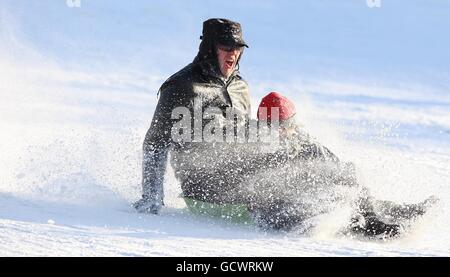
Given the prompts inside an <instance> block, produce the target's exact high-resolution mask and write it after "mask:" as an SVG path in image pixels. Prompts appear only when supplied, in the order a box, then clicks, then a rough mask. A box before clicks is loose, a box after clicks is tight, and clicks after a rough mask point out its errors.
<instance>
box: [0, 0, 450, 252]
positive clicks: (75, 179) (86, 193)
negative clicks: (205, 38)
mask: <svg viewBox="0 0 450 277" xmlns="http://www.w3.org/2000/svg"><path fill="white" fill-rule="evenodd" d="M64 2H65V1H61V3H59V4H55V2H54V1H42V2H40V3H41V4H29V5H25V4H23V3H20V2H19V4H17V2H16V1H4V2H2V4H1V6H0V23H1V24H0V26H2V28H1V29H0V42H1V43H0V96H1V99H2V101H0V111H1V118H0V130H1V133H0V153H1V155H0V256H30V255H33V256H35V255H39V256H40V255H43V256H48V255H50V256H139V255H145V256H210V255H218V256H367V255H368V256H410V255H411V256H418V255H426V256H434V255H437V256H449V254H450V220H449V218H450V217H449V212H448V211H449V208H450V204H449V203H450V170H449V168H450V94H449V91H448V88H449V86H448V84H449V83H450V82H449V81H450V79H449V77H448V76H450V74H449V73H450V69H449V68H446V67H445V64H446V65H447V66H448V64H449V63H448V62H449V59H448V56H446V55H448V53H447V52H445V51H443V49H445V46H448V45H449V43H448V41H447V40H448V39H446V38H444V37H442V40H439V42H441V44H442V45H440V46H439V45H434V46H431V45H428V44H426V43H425V42H422V44H420V43H419V44H415V45H414V46H412V47H411V48H410V49H409V51H407V53H403V52H402V51H401V49H398V45H396V44H395V43H394V42H392V41H391V42H390V43H387V42H386V44H387V45H383V41H389V39H390V38H392V37H394V36H395V34H396V32H400V31H402V26H403V28H405V30H406V27H405V26H409V25H408V24H409V23H411V22H410V21H409V20H410V19H409V18H408V17H405V18H403V19H402V20H400V21H399V24H398V25H396V28H394V29H395V30H394V31H390V32H388V29H389V28H388V27H389V26H386V25H380V24H379V23H380V22H385V21H387V22H392V20H394V19H393V18H394V17H395V16H394V15H393V14H395V12H394V11H397V12H399V11H401V9H399V7H397V6H395V5H394V6H392V4H386V5H385V6H383V7H382V8H381V9H380V10H379V13H378V15H377V16H379V18H378V17H376V16H375V15H374V14H373V13H372V12H374V11H373V10H372V9H369V8H367V7H365V6H364V5H365V3H364V1H360V2H362V3H360V2H359V1H356V0H355V1H353V2H352V4H345V5H342V6H339V5H337V4H333V3H335V2H333V1H305V2H304V5H303V6H296V7H295V8H296V9H292V7H291V5H293V4H291V3H284V2H283V3H281V4H279V5H277V6H275V5H274V4H273V3H272V2H269V1H257V2H255V1H250V2H247V4H237V3H235V5H239V8H240V9H237V11H235V12H233V13H231V12H230V13H226V14H225V15H223V16H227V17H230V18H236V19H238V20H242V21H243V23H244V24H245V23H247V25H248V29H246V31H247V33H246V34H248V36H249V39H250V40H252V41H253V45H254V47H253V49H254V50H253V49H252V48H251V49H249V51H248V53H245V54H246V56H245V59H244V62H245V63H243V65H242V69H243V73H244V75H247V76H249V78H248V80H249V83H250V86H251V89H252V94H253V95H252V97H253V102H254V106H256V105H257V104H258V101H259V99H260V98H261V97H262V96H263V95H264V94H265V93H266V92H268V91H270V90H278V91H280V92H282V93H284V94H286V95H288V96H290V97H291V98H292V99H294V101H295V102H296V104H297V107H299V118H300V119H301V120H302V122H303V123H304V124H305V126H306V127H307V128H308V129H309V130H310V131H311V133H312V134H313V135H315V136H316V137H317V138H318V139H319V140H320V141H322V142H323V143H324V144H325V145H327V146H329V147H330V148H331V149H333V151H334V152H336V153H337V154H338V155H339V156H340V157H342V158H343V159H344V160H349V161H353V162H355V164H356V165H357V167H358V174H359V176H360V181H361V182H363V183H364V184H365V185H367V186H369V187H370V188H371V189H372V192H373V194H375V196H377V197H378V198H383V199H390V200H394V201H398V202H415V201H420V200H422V199H423V198H425V197H427V196H429V195H432V194H434V195H437V196H439V197H440V198H441V201H440V203H439V204H438V205H437V206H436V207H434V208H433V209H432V210H431V211H430V213H429V214H427V215H426V216H425V217H424V218H422V219H420V220H419V221H418V222H416V224H415V226H414V228H413V229H412V231H411V233H410V234H408V235H407V236H405V237H404V238H401V239H399V240H396V241H391V242H383V243H381V242H365V241H359V240H356V239H352V238H347V237H340V236H336V235H335V233H336V231H337V230H338V229H339V227H340V226H342V224H343V220H344V219H345V216H346V211H345V210H343V211H336V212H335V213H333V214H331V215H327V216H324V217H323V218H321V221H320V224H319V226H318V227H317V228H316V229H315V230H314V232H313V234H311V235H308V236H305V235H299V234H295V233H290V234H277V233H264V232H261V231H258V230H256V229H255V228H253V227H250V226H235V225H230V224H226V223H224V222H221V221H218V220H213V219H207V218H199V217H195V216H193V215H191V214H189V213H187V212H186V210H185V206H184V203H183V202H182V201H181V200H180V199H179V198H178V195H179V193H180V189H179V187H178V184H177V182H176V180H175V178H174V177H173V173H172V172H171V171H170V170H169V171H168V173H167V185H166V187H165V189H166V196H167V199H166V207H165V208H164V210H163V211H162V214H161V215H159V216H153V215H140V214H137V213H135V212H134V211H133V210H132V209H131V207H130V203H132V202H133V201H135V200H136V199H138V197H139V194H140V166H141V165H140V163H141V157H142V153H141V143H142V140H143V137H144V135H145V132H146V130H147V128H148V125H149V123H150V120H151V117H152V114H153V110H154V107H155V104H156V93H155V92H156V91H157V89H158V87H159V85H160V84H161V83H162V82H163V81H164V79H165V78H167V77H168V75H169V74H170V73H172V72H173V71H175V70H176V69H177V68H179V67H181V66H182V65H184V64H185V63H187V62H189V61H190V60H191V59H192V58H193V56H194V55H195V50H196V47H197V43H198V41H197V40H195V41H192V40H193V39H192V38H197V33H199V32H200V29H199V28H200V26H201V22H202V20H203V19H206V18H208V17H210V16H219V15H218V14H211V12H209V11H210V10H211V7H213V8H217V9H219V8H223V6H222V4H218V3H217V2H207V4H206V6H202V5H200V3H199V2H196V1H194V2H193V4H192V5H193V7H195V8H196V10H195V12H193V14H187V13H183V12H182V10H183V9H182V8H184V5H185V4H183V3H184V2H182V1H180V2H177V1H174V2H170V4H168V5H170V7H165V6H164V4H163V3H160V2H155V4H154V5H153V6H152V7H147V4H144V2H139V1H137V2H136V3H137V4H136V6H135V7H134V8H133V6H129V7H127V8H125V9H123V10H122V8H124V7H122V6H121V4H120V3H119V2H120V1H108V3H109V4H108V5H106V2H102V1H98V2H97V1H96V2H89V1H82V6H81V8H79V10H74V9H69V8H67V6H65V3H64ZM384 2H385V1H383V3H384ZM416 2H417V3H413V4H411V5H409V6H408V7H404V8H405V11H406V12H407V13H409V14H419V15H421V16H422V19H423V20H422V25H420V26H419V25H417V26H412V27H411V28H414V27H416V31H417V33H410V32H409V31H410V29H409V27H408V29H407V30H408V32H403V33H402V36H404V38H402V39H408V40H409V41H411V42H416V41H422V39H424V38H426V37H428V38H429V39H431V40H432V41H433V40H436V41H437V40H438V38H439V36H440V31H441V29H442V28H443V27H442V25H440V24H444V25H445V23H447V24H448V23H449V20H448V19H445V18H447V17H444V16H443V11H442V10H445V9H444V8H445V7H448V4H445V3H444V2H443V1H442V2H440V1H430V3H431V4H419V3H420V2H419V1H416ZM94 3H97V4H94ZM421 5H422V6H421ZM147 8H148V9H147ZM169 8H172V9H169ZM333 9H334V11H335V12H332V10H333ZM383 9H384V10H383ZM135 10H138V11H140V12H139V13H138V14H137V15H136V14H133V13H135ZM308 10H309V11H310V16H309V17H308V16H306V14H308V12H307V11H308ZM32 11H39V12H40V13H44V15H45V16H43V15H42V14H41V15H40V16H39V17H30V16H29V15H30V14H32V13H33V12H32ZM119 11H122V13H120V12H119ZM246 11H247V12H249V11H253V13H250V15H249V17H248V18H247V17H246V15H245V14H246ZM271 11H272V14H273V18H270V19H269V17H266V18H265V19H262V18H260V17H258V16H257V14H258V12H259V13H260V14H261V13H262V14H267V13H271ZM339 12H341V13H339ZM283 13H286V14H285V15H295V14H296V13H298V14H300V15H303V16H304V17H300V16H299V18H301V19H299V20H300V21H301V22H299V26H302V24H303V25H304V24H307V23H308V22H310V21H314V22H315V25H314V26H315V27H314V28H306V27H305V28H304V29H302V28H300V27H299V28H300V29H298V30H297V31H298V32H301V33H302V35H303V36H306V37H308V38H309V39H310V42H309V43H304V42H301V41H298V40H297V39H294V38H293V44H292V45H291V46H286V47H287V49H285V53H288V54H289V55H291V56H293V57H294V59H298V60H297V61H298V62H299V65H298V67H296V66H295V65H293V64H289V62H288V61H289V58H288V57H286V56H285V53H284V52H283V53H282V54H280V55H279V59H278V60H277V59H274V58H272V57H270V58H268V59H267V63H268V64H269V65H270V66H264V69H261V60H263V59H264V57H265V56H264V51H268V50H270V49H271V47H272V48H277V47H278V44H275V43H269V42H267V41H264V38H265V37H264V36H263V35H261V34H260V32H258V28H259V26H258V24H256V23H254V22H253V21H252V22H253V23H252V22H251V20H250V19H249V18H251V19H255V20H256V22H260V26H264V25H261V24H262V23H264V22H265V23H267V24H269V23H270V24H272V25H271V26H272V27H270V28H268V29H267V30H266V31H267V32H269V31H273V30H272V28H273V29H277V30H279V31H280V33H281V34H280V35H279V37H278V38H279V39H285V41H288V40H287V39H286V38H284V37H286V36H288V35H289V32H292V31H293V30H292V27H289V28H287V29H286V28H284V27H285V26H288V23H292V22H286V21H283V20H282V18H283ZM360 13H362V14H360ZM368 13H371V14H370V15H369V18H371V19H370V20H371V21H369V23H367V21H365V20H366V19H367V14H368ZM158 14H159V15H158ZM342 14H346V15H347V18H346V19H342V17H341V16H340V15H342ZM144 15H146V16H144ZM147 15H149V16H147ZM319 15H320V17H319ZM220 16H222V15H220ZM314 16H317V17H319V18H321V19H322V20H320V21H317V18H315V17H314ZM365 16H366V17H365ZM61 18H63V19H65V20H62V19H61ZM125 19H127V20H128V21H124V20H125ZM146 20H149V21H151V22H158V20H161V23H160V24H161V25H163V26H167V28H166V29H165V31H166V32H167V33H166V34H165V33H164V32H163V31H162V30H161V29H160V28H158V27H160V26H159V25H152V26H153V27H152V29H149V30H148V29H146V28H147V27H149V26H147V23H146V22H147V21H146ZM170 20H172V21H170ZM183 20H184V21H185V22H186V24H185V26H184V28H185V29H184V31H185V32H180V31H179V28H180V26H183V25H179V24H181V23H180V22H183ZM169 21H170V22H173V24H172V25H170V24H168V22H169ZM124 22H125V23H124ZM370 22H372V23H370ZM56 23H59V24H56ZM300 23H301V24H300ZM124 24H125V25H126V26H129V27H130V28H131V27H135V28H133V32H130V33H129V34H127V32H126V29H120V28H119V27H120V26H122V25H124ZM277 24H278V25H277ZM333 24H337V25H335V28H336V30H338V31H336V32H337V34H335V35H332V34H331V33H330V32H331V31H327V30H330V28H331V27H330V26H333ZM361 24H363V25H364V24H367V26H369V27H370V28H372V29H371V30H372V31H373V30H377V28H379V30H384V31H386V32H385V33H383V32H380V33H377V35H376V36H374V37H372V36H368V35H367V36H366V35H364V33H363V32H362V30H360V27H358V26H361ZM386 24H387V23H386ZM416 24H419V23H416ZM433 24H437V25H433ZM76 26H78V27H79V29H77V28H75V27H76ZM89 26H93V29H94V31H96V32H97V33H95V32H94V33H88V31H87V30H88V28H89ZM245 26H246V25H244V28H245ZM289 26H290V25H289ZM377 26H378V27H377ZM432 26H434V29H432ZM310 27H311V26H310ZM419 27H420V28H419ZM260 28H263V27H260ZM144 31H145V32H148V33H150V34H152V37H151V38H148V37H145V38H144V35H143V32H144ZM433 31H434V32H433ZM320 32H325V34H328V36H326V38H324V37H320V36H318V35H317V34H318V33H320ZM327 32H328V33H327ZM180 33H181V34H180ZM252 33H253V34H252ZM178 34H180V35H178ZM333 36H334V37H333ZM173 37H175V39H176V41H175V43H174V45H171V46H169V44H170V42H171V39H174V38H173ZM327 38H329V39H330V40H331V39H333V38H334V39H335V40H337V43H336V45H334V46H330V44H329V41H327ZM122 40H123V41H124V42H123V44H121V43H120V42H119V41H122ZM153 40H155V41H157V42H158V43H159V44H160V45H161V47H158V46H157V45H158V44H155V43H153V44H152V41H153ZM375 41H376V42H377V43H378V45H376V46H373V47H375V48H373V49H372V48H371V47H372V46H370V45H372V44H370V43H371V42H375ZM265 42H267V43H265ZM361 42H366V43H367V44H368V45H369V44H370V45H369V46H367V47H365V48H364V47H362V48H361V47H357V46H353V47H354V48H353V49H347V47H349V45H352V44H353V43H356V44H358V43H361ZM108 43H110V45H111V47H110V48H107V47H105V45H104V44H108ZM262 45H263V46H262ZM178 46H179V48H178ZM380 46H382V47H388V48H384V50H380V51H381V52H377V51H376V47H380ZM299 47H301V50H302V51H301V53H299V52H297V50H298V49H299ZM333 47H335V49H334V50H336V51H333ZM136 49H139V50H136ZM427 49H430V52H432V53H429V54H425V51H426V50H427ZM133 50H134V54H131V53H132V52H133ZM251 51H254V52H251ZM392 52H393V53H394V54H396V55H393V58H392V59H393V61H390V59H391V57H390V54H392ZM308 53H309V54H310V55H308ZM374 53H378V55H373V54H374ZM322 54H323V55H322ZM367 54H370V55H368V56H367ZM384 54H385V55H384ZM161 55H165V58H166V59H161V58H158V57H159V56H161ZM126 57H128V59H127V58H126ZM144 57H148V59H144ZM414 57H415V58H416V59H415V62H414V59H413V58H414ZM427 57H428V59H426V58H427ZM346 61H348V62H346ZM415 64H422V65H423V70H422V71H421V70H418V69H417V67H415V66H414V65H415ZM258 68H259V70H258ZM281 68H283V69H284V70H286V72H289V74H288V75H290V76H279V72H278V71H279V70H278V69H281ZM309 69H311V70H309ZM272 71H277V74H275V73H274V74H272V73H271V72H272ZM380 71H381V72H380ZM376 72H380V73H379V74H376ZM358 73H359V74H358ZM355 76H358V77H355ZM369 76H370V77H369Z"/></svg>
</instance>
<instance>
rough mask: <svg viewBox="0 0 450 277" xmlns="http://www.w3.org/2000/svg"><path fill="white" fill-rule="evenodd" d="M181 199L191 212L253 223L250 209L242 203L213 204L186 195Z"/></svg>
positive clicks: (246, 223) (248, 223)
mask: <svg viewBox="0 0 450 277" xmlns="http://www.w3.org/2000/svg"><path fill="white" fill-rule="evenodd" d="M183 199H184V202H185V203H186V206H187V208H188V210H189V211H190V212H191V213H192V214H195V215H201V216H207V217H211V218H217V219H222V220H226V221H228V222H232V223H236V224H244V225H254V224H255V222H254V220H253V217H252V215H251V213H250V211H249V210H248V209H247V206H246V205H244V204H214V203H209V202H204V201H200V200H196V199H192V198H188V197H183Z"/></svg>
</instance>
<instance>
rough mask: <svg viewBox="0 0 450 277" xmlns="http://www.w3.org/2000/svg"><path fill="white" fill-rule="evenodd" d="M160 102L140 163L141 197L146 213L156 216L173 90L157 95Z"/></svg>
mask: <svg viewBox="0 0 450 277" xmlns="http://www.w3.org/2000/svg"><path fill="white" fill-rule="evenodd" d="M160 95H161V96H160V99H159V101H158V104H157V106H156V109H155V113H154V115H153V120H152V124H151V126H150V128H149V130H148V131H147V134H146V136H145V140H144V145H143V152H144V158H143V163H142V193H143V195H142V198H143V200H145V201H146V202H147V203H146V211H147V212H151V213H154V214H156V213H158V212H159V210H160V209H161V207H162V205H163V203H164V202H163V199H164V189H163V184H164V174H165V170H166V164H167V157H168V152H169V149H170V146H171V144H172V138H171V129H172V119H171V114H172V110H173V108H174V103H176V102H178V101H176V100H177V99H174V97H176V95H175V94H174V93H173V90H170V89H165V90H162V91H161V93H160Z"/></svg>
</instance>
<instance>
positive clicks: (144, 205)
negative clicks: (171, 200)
mask: <svg viewBox="0 0 450 277" xmlns="http://www.w3.org/2000/svg"><path fill="white" fill-rule="evenodd" d="M163 205H164V203H163V201H162V200H158V199H157V198H154V197H149V196H147V195H143V196H142V198H141V199H139V200H138V201H137V202H135V203H134V204H133V207H134V208H135V209H136V210H137V211H138V212H139V213H146V214H158V213H159V211H160V210H161V208H162V206H163Z"/></svg>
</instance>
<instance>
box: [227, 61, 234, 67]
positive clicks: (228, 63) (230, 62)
mask: <svg viewBox="0 0 450 277" xmlns="http://www.w3.org/2000/svg"><path fill="white" fill-rule="evenodd" d="M225 64H226V66H227V67H228V68H232V67H233V64H234V61H232V60H228V61H225Z"/></svg>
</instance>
